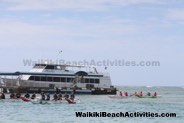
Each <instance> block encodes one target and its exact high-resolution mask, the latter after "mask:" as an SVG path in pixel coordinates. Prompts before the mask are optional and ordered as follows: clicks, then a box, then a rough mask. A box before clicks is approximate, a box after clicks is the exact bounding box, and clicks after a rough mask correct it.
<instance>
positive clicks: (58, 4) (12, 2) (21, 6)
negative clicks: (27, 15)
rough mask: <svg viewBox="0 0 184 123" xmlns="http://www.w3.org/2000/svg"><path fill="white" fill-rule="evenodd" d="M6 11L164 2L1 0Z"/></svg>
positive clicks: (93, 7) (88, 7)
mask: <svg viewBox="0 0 184 123" xmlns="http://www.w3.org/2000/svg"><path fill="white" fill-rule="evenodd" d="M3 1H4V2H5V3H6V5H7V8H6V9H7V10H57V9H75V10H93V11H103V10H106V9H108V6H126V5H131V4H141V3H143V4H144V3H145V4H160V3H163V1H165V0H29V1H26V0H3Z"/></svg>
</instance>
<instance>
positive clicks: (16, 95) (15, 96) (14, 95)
mask: <svg viewBox="0 0 184 123" xmlns="http://www.w3.org/2000/svg"><path fill="white" fill-rule="evenodd" d="M36 96H37V95H36V93H33V94H32V95H31V94H29V93H28V92H27V93H26V94H25V95H23V97H25V98H27V99H32V100H33V99H35V98H36ZM40 96H41V99H42V100H46V101H50V100H51V96H50V94H49V93H46V94H45V93H44V92H42V93H40ZM21 97H22V95H21V93H11V94H10V99H20V98H21ZM0 99H6V96H5V94H4V93H1V95H0ZM64 99H70V100H72V101H73V100H74V99H75V95H74V94H70V95H69V94H66V93H65V94H64V95H62V94H61V93H59V94H57V93H55V94H54V95H53V100H54V101H58V100H64Z"/></svg>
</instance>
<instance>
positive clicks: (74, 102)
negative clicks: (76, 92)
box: [21, 97, 79, 104]
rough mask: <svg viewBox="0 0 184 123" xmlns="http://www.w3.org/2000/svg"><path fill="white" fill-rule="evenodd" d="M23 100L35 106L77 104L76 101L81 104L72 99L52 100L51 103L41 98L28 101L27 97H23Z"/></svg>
mask: <svg viewBox="0 0 184 123" xmlns="http://www.w3.org/2000/svg"><path fill="white" fill-rule="evenodd" d="M21 99H22V100H23V101H24V102H31V103H33V104H61V103H68V104H76V101H78V102H79V100H78V99H75V100H74V101H72V100H70V99H65V100H57V101H55V100H51V101H47V100H42V99H41V98H36V99H31V100H30V99H27V98H25V97H21Z"/></svg>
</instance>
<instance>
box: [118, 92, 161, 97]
mask: <svg viewBox="0 0 184 123" xmlns="http://www.w3.org/2000/svg"><path fill="white" fill-rule="evenodd" d="M119 96H121V97H122V96H125V97H128V96H129V94H128V92H125V93H124V95H123V92H122V91H119ZM130 96H140V97H142V96H143V92H142V91H141V92H140V93H137V92H135V93H134V94H133V95H130ZM145 96H154V97H156V96H157V92H154V94H153V95H151V93H150V92H148V93H147V94H146V95H145Z"/></svg>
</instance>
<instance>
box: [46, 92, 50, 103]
mask: <svg viewBox="0 0 184 123" xmlns="http://www.w3.org/2000/svg"><path fill="white" fill-rule="evenodd" d="M46 100H47V101H49V100H50V94H49V93H47V99H46Z"/></svg>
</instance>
